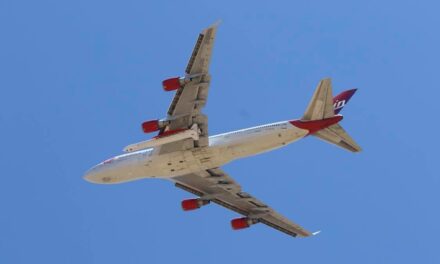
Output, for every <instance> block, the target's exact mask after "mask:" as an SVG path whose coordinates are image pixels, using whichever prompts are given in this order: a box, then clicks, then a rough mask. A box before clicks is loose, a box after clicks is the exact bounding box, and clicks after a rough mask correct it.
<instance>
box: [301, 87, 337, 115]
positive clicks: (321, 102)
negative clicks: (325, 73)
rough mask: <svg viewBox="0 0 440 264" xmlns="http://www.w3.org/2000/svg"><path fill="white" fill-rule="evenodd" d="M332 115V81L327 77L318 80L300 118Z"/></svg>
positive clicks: (333, 113)
mask: <svg viewBox="0 0 440 264" xmlns="http://www.w3.org/2000/svg"><path fill="white" fill-rule="evenodd" d="M334 115H335V112H334V110H333V93H332V81H331V79H330V78H327V79H323V80H321V81H320V82H319V84H318V86H317V87H316V90H315V93H314V94H313V97H312V100H310V103H309V106H308V107H307V110H306V112H305V113H304V116H303V117H302V119H301V120H321V119H325V118H330V117H332V116H334Z"/></svg>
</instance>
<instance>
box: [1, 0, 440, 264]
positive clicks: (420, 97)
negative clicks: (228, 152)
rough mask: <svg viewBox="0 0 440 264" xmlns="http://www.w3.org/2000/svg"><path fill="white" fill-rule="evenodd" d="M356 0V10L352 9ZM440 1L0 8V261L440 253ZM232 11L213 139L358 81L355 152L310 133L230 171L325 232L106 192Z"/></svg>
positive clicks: (81, 0) (151, 189)
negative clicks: (199, 46) (95, 176)
mask: <svg viewBox="0 0 440 264" xmlns="http://www.w3.org/2000/svg"><path fill="white" fill-rule="evenodd" d="M354 2H356V3H354ZM439 8H440V5H439V4H438V2H437V1H376V0H373V1H264V2H263V1H216V2H214V1H140V0H127V1H118V2H117V1H96V0H93V1H90V0H87V1H85V0H78V1H55V0H53V1H49V0H42V1H29V0H28V1H21V0H2V1H0V33H1V35H0V89H1V94H0V135H1V137H0V146H1V149H2V151H1V152H0V164H1V174H0V177H1V181H0V263H2V264H3V263H5V264H6V263H106V264H111V263H210V264H214V263H303V264H307V263H338V264H339V263H440V245H439V235H440V227H439V223H440V212H439V209H440V208H439V201H440V194H439V192H440V191H439V188H440V179H439V177H440V175H439V172H438V161H439V160H438V149H439V140H438V133H439V125H438V122H439V118H438V115H437V114H438V113H439V110H440V109H439V103H438V102H439V95H440V93H439V89H440V87H439V82H438V75H439V64H438V62H439V60H440V56H439V47H440V37H439V36H440V35H439V25H440V18H439V16H438V10H439ZM218 19H222V21H223V22H222V24H221V26H220V28H219V30H218V34H217V41H216V43H215V49H214V56H213V60H212V64H211V72H212V83H211V89H210V97H209V102H208V104H207V107H206V109H205V112H206V113H207V114H208V115H209V122H210V123H209V124H210V126H209V130H210V133H211V134H216V133H221V132H227V131H230V130H235V129H240V128H245V127H249V126H254V125H260V124H264V123H269V122H275V121H280V120H287V119H293V118H297V117H300V116H301V115H302V113H303V112H304V110H305V108H306V106H307V103H308V101H309V99H310V97H311V96H312V93H313V90H314V88H315V86H316V85H317V83H318V82H319V80H320V79H321V78H324V77H332V78H333V88H334V91H335V92H340V91H342V90H345V89H349V88H353V87H356V88H359V91H358V93H357V94H356V95H355V96H354V97H353V98H352V101H351V102H350V104H349V105H348V106H347V107H346V108H345V109H344V110H343V111H342V112H341V113H342V114H344V115H345V119H344V120H343V122H342V124H343V125H344V127H345V128H346V130H347V131H349V133H350V134H351V135H352V136H353V137H354V138H355V139H356V140H357V141H358V142H359V144H360V145H361V146H362V147H363V148H364V151H363V152H362V153H360V154H352V153H349V152H346V151H344V150H341V149H338V148H336V147H334V146H331V145H329V144H326V143H323V142H321V141H319V140H317V139H315V138H306V139H304V140H302V141H300V142H297V143H295V144H292V145H290V146H288V147H285V148H283V149H280V150H277V151H273V152H270V153H267V154H263V155H260V156H256V157H252V158H248V159H243V160H240V161H235V162H233V163H231V164H228V165H227V166H225V167H224V169H225V170H226V171H227V172H228V173H229V174H230V175H231V176H233V177H235V178H236V180H237V181H238V182H240V183H241V185H242V186H243V188H244V190H245V191H248V192H250V193H251V194H253V195H255V196H257V197H258V198H260V199H261V200H263V201H264V202H266V203H267V204H269V205H271V206H273V207H274V208H275V209H276V210H277V211H279V212H280V213H283V214H284V215H285V216H287V217H288V218H290V219H292V220H294V221H295V222H297V223H299V224H301V225H303V226H304V227H305V228H307V229H308V230H311V231H316V230H322V233H321V234H320V235H319V236H316V237H313V238H307V239H293V238H291V237H289V236H287V235H285V234H283V233H280V232H277V231H275V230H273V229H271V228H268V227H266V226H264V225H261V224H260V225H255V226H253V227H252V228H249V229H246V230H243V231H237V232H235V231H232V230H231V228H230V224H229V221H230V220H231V219H232V218H235V217H237V214H236V213H234V212H230V211H228V210H226V209H224V208H221V207H219V206H217V205H211V206H206V207H204V208H202V209H201V210H198V211H195V212H183V211H182V210H181V208H180V202H181V200H182V199H185V198H189V197H191V195H190V194H188V193H185V192H184V191H182V190H180V189H177V188H175V187H174V186H173V184H172V183H170V182H167V181H164V180H141V181H136V182H131V183H126V184H120V185H112V186H103V185H93V184H90V183H88V182H86V181H84V180H83V179H82V176H83V174H84V172H85V171H86V170H87V169H89V168H90V167H91V166H93V165H94V164H96V163H98V162H100V161H102V160H104V159H106V158H109V157H111V156H113V155H117V154H120V153H121V150H122V148H123V147H124V146H126V145H128V144H130V143H133V142H137V141H140V140H144V139H147V138H148V137H149V136H150V135H145V134H142V133H141V129H140V124H141V123H142V122H143V121H145V120H149V119H155V118H162V117H164V116H165V113H166V110H167V108H168V105H169V103H170V100H171V99H172V96H173V93H165V92H164V91H163V90H162V87H161V81H162V80H163V79H165V78H167V77H170V76H178V75H180V74H182V73H183V72H184V69H185V66H186V63H187V60H188V58H189V56H190V54H191V51H192V48H193V45H194V43H195V40H196V38H197V35H198V33H199V31H200V30H201V29H203V28H204V27H206V26H208V25H210V24H211V23H213V22H215V21H216V20H218Z"/></svg>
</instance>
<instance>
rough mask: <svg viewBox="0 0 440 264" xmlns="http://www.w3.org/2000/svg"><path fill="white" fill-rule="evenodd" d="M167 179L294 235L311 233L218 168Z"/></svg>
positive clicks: (177, 185)
mask: <svg viewBox="0 0 440 264" xmlns="http://www.w3.org/2000/svg"><path fill="white" fill-rule="evenodd" d="M171 180H172V181H174V182H175V185H176V187H179V188H181V189H183V190H185V191H188V192H190V193H193V194H195V195H197V196H200V197H201V198H203V199H207V200H209V201H212V202H214V203H216V204H219V205H221V206H223V207H226V208H228V209H230V210H232V211H235V212H237V213H239V214H242V215H244V216H246V217H248V218H250V219H252V220H254V221H255V222H257V223H258V222H259V223H263V224H266V225H268V226H270V227H272V228H275V229H277V230H279V231H281V232H284V233H286V234H288V235H291V236H294V237H296V236H299V237H307V236H310V235H312V234H311V233H310V232H308V231H306V230H305V229H303V228H302V227H301V226H299V225H297V224H295V223H293V222H292V221H290V220H288V219H287V218H285V217H283V216H282V215H280V214H278V213H277V212H275V211H274V210H273V209H272V208H270V207H269V206H268V205H266V204H264V203H263V202H261V201H259V200H258V199H256V198H255V197H253V196H251V195H250V194H248V193H246V192H243V191H242V190H241V187H240V185H239V184H238V183H236V182H235V181H234V180H233V179H232V178H231V177H230V176H228V175H227V174H226V173H225V172H223V170H221V169H219V168H216V169H209V170H206V171H200V172H198V173H193V174H187V175H183V176H178V177H174V178H172V179H171Z"/></svg>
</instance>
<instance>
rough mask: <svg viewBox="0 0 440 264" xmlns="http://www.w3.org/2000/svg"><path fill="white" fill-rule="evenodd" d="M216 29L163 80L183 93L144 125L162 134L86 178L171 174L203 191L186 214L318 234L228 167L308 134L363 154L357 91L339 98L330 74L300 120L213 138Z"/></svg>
mask: <svg viewBox="0 0 440 264" xmlns="http://www.w3.org/2000/svg"><path fill="white" fill-rule="evenodd" d="M216 32H217V25H212V26H210V27H208V28H206V29H204V30H203V31H202V32H201V33H200V34H199V36H198V38H197V41H196V44H195V47H194V49H193V52H192V55H191V57H190V59H189V62H188V65H187V67H186V70H185V75H184V77H174V78H169V79H166V80H165V81H163V82H162V84H163V89H164V90H165V91H176V92H175V95H174V98H173V100H172V102H171V105H170V106H169V109H168V112H167V117H166V118H164V119H160V120H159V119H156V120H150V121H146V122H144V123H142V129H143V132H145V133H153V132H158V134H157V136H154V137H153V138H152V139H149V140H145V141H142V142H139V143H135V144H131V145H129V146H127V147H125V148H124V151H125V152H126V153H125V154H122V155H119V156H115V157H113V158H110V159H107V160H105V161H103V162H101V163H99V164H98V165H96V166H94V167H93V168H91V169H90V170H89V171H87V172H86V174H85V176H84V178H85V180H87V181H89V182H92V183H98V184H116V183H123V182H128V181H134V180H138V179H145V178H161V179H166V180H169V181H171V182H174V184H175V186H176V187H178V188H181V189H183V190H185V191H187V192H189V193H191V194H193V195H195V196H197V198H191V199H187V200H184V201H182V203H181V206H182V209H183V210H185V211H190V210H195V209H199V208H201V207H202V206H205V205H207V204H209V203H210V202H213V203H216V204H219V205H221V206H223V207H225V208H227V209H230V210H232V211H235V212H237V213H238V214H240V215H242V216H241V217H239V218H236V219H233V220H232V221H231V226H232V229H234V230H240V229H244V228H248V227H250V226H251V225H254V224H257V223H263V224H266V225H267V226H269V227H272V228H275V229H277V230H279V231H281V232H284V233H286V234H288V235H290V236H293V237H308V236H311V235H314V234H316V233H317V232H316V233H311V232H309V231H307V230H305V229H304V228H303V227H301V226H299V225H298V224H296V223H294V222H292V221H290V220H289V219H287V218H285V217H284V216H282V215H281V214H279V213H277V212H276V211H275V210H274V209H272V208H271V207H269V206H268V205H266V204H264V203H263V202H262V201H260V200H258V199H257V198H255V197H253V196H252V195H250V194H249V193H247V192H244V191H243V190H242V188H241V186H240V185H239V184H238V183H237V182H236V181H235V180H234V179H233V178H232V177H230V176H229V175H228V174H227V173H226V172H224V171H223V170H222V169H221V166H222V165H224V164H227V163H229V162H231V161H233V160H236V159H240V158H245V157H249V156H253V155H257V154H260V153H263V152H267V151H270V150H274V149H277V148H280V147H284V146H286V145H288V144H290V143H292V142H295V141H297V140H299V139H301V138H304V137H307V136H315V137H318V138H320V139H322V140H324V141H326V142H328V143H331V144H334V145H336V146H339V147H341V148H343V149H346V150H348V151H351V152H359V151H361V148H360V147H359V146H358V145H357V144H356V143H355V141H354V140H353V139H352V138H351V137H350V136H349V135H348V134H347V133H346V132H345V131H344V129H343V128H342V127H341V125H340V124H339V122H340V121H341V120H342V118H343V117H342V115H340V114H339V112H340V111H341V110H342V108H343V107H344V106H345V105H346V104H347V103H348V101H349V100H350V98H351V97H352V96H353V94H354V93H355V92H356V89H351V90H348V91H345V92H342V93H341V94H339V95H337V96H336V97H333V96H332V85H331V79H323V80H321V81H320V82H319V84H318V86H317V88H316V90H315V92H314V94H313V97H312V99H311V101H310V103H309V105H308V107H307V109H306V111H305V113H304V115H303V116H302V117H301V118H300V119H297V120H288V121H281V122H276V123H271V124H265V125H261V126H256V127H251V128H246V129H241V130H237V131H232V132H228V133H223V134H219V135H213V136H209V133H208V117H207V116H206V115H205V114H203V112H202V109H203V107H204V106H205V104H206V101H207V97H208V90H209V84H210V79H211V77H210V74H209V65H210V60H211V54H212V49H213V44H214V40H215V36H216Z"/></svg>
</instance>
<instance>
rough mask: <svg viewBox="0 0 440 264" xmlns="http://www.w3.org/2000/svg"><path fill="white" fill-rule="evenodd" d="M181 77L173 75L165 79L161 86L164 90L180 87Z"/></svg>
mask: <svg viewBox="0 0 440 264" xmlns="http://www.w3.org/2000/svg"><path fill="white" fill-rule="evenodd" d="M182 84H183V82H182V79H181V78H180V77H174V78H170V79H166V80H165V81H163V82H162V87H163V89H164V90H165V91H167V92H169V91H174V90H177V89H179V88H180V87H182Z"/></svg>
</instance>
